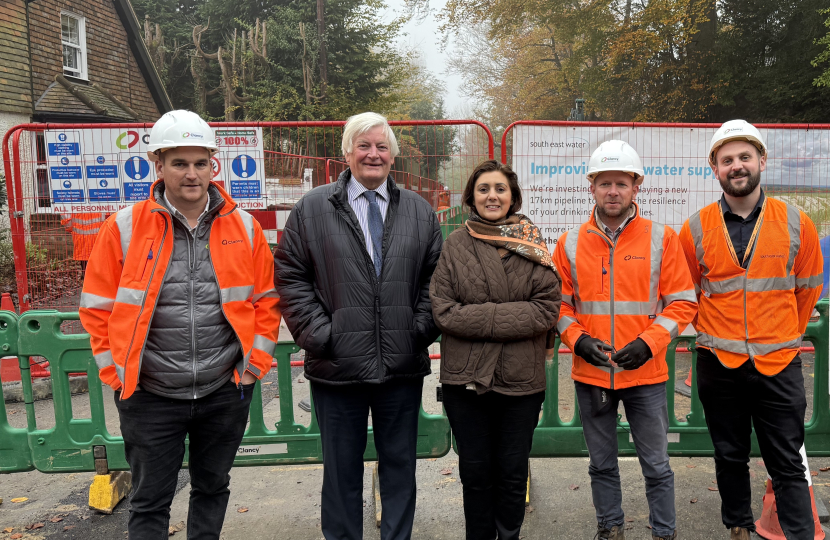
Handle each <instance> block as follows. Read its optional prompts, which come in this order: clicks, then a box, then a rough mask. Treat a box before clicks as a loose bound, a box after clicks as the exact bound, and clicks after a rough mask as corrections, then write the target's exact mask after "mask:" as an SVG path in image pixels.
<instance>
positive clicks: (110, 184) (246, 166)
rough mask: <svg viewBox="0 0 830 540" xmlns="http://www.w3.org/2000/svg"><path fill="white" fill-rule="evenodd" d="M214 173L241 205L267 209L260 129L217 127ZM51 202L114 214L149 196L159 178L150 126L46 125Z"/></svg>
mask: <svg viewBox="0 0 830 540" xmlns="http://www.w3.org/2000/svg"><path fill="white" fill-rule="evenodd" d="M215 133H216V144H217V146H218V147H219V152H218V153H217V154H216V155H215V156H214V157H213V159H212V160H211V166H212V168H213V174H212V178H213V180H214V181H216V182H217V183H219V184H220V185H221V186H222V187H223V188H225V189H226V190H227V191H228V192H229V193H230V195H231V197H232V198H233V199H234V200H235V201H236V202H237V203H239V206H240V207H241V208H246V209H260V208H265V206H266V205H265V200H264V191H265V190H264V187H263V186H264V182H265V166H264V162H263V155H264V152H263V149H262V128H229V129H225V128H219V129H216V130H215ZM44 137H45V144H46V166H47V167H46V168H47V172H48V175H49V185H50V192H51V196H52V205H53V208H54V209H55V211H57V212H60V213H82V212H106V213H112V212H116V211H118V210H120V209H121V208H124V207H126V206H128V205H130V204H134V203H136V202H138V201H142V200H144V199H147V198H148V197H149V196H150V186H151V185H152V184H153V182H155V181H156V171H155V165H154V163H153V162H151V161H150V160H149V159H147V145H148V144H149V141H150V130H149V129H142V128H138V129H118V128H112V129H110V128H101V129H83V130H81V129H78V130H72V129H70V130H46V131H45V133H44Z"/></svg>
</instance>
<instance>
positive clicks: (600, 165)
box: [588, 140, 643, 186]
mask: <svg viewBox="0 0 830 540" xmlns="http://www.w3.org/2000/svg"><path fill="white" fill-rule="evenodd" d="M605 171H622V172H624V173H628V174H630V175H631V176H632V177H633V178H634V185H635V186H639V185H640V184H642V183H643V162H642V161H640V156H639V155H638V154H637V152H636V151H635V150H634V149H633V148H631V145H630V144H628V143H627V142H625V141H616V140H612V141H605V142H604V143H602V144H601V145H599V147H598V148H597V149H596V150H594V153H593V154H591V159H590V161H588V180H590V181H591V182H593V181H594V178H595V177H596V176H597V175H598V174H599V173H602V172H605Z"/></svg>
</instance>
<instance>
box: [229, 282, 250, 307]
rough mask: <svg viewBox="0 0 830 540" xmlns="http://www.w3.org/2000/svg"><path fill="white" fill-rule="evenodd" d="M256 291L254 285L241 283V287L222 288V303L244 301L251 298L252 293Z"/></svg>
mask: <svg viewBox="0 0 830 540" xmlns="http://www.w3.org/2000/svg"><path fill="white" fill-rule="evenodd" d="M253 292H254V286H253V285H241V286H239V287H227V288H225V289H222V291H221V294H222V303H223V304H227V303H228V302H242V301H244V300H247V299H248V298H250V296H251V293H253Z"/></svg>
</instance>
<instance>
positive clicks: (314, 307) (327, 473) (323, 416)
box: [275, 113, 442, 540]
mask: <svg viewBox="0 0 830 540" xmlns="http://www.w3.org/2000/svg"><path fill="white" fill-rule="evenodd" d="M342 148H343V154H344V155H345V158H346V161H347V163H348V164H349V168H348V169H346V170H345V171H344V172H343V173H342V174H341V175H340V177H339V178H338V179H337V182H335V183H333V184H328V185H325V186H320V187H318V188H316V189H313V190H312V191H310V192H309V193H307V194H306V195H305V196H304V197H303V198H302V199H300V201H299V202H298V203H297V205H296V206H295V207H294V209H293V210H292V211H291V215H290V216H289V218H288V222H287V223H286V225H285V229H284V231H283V235H282V239H281V240H280V243H279V247H278V248H277V251H276V255H275V261H276V280H277V290H278V292H279V294H280V305H281V306H282V315H283V318H284V320H285V322H286V324H287V325H288V328H289V330H291V334H292V335H293V336H294V339H295V340H296V342H297V344H298V345H299V346H300V347H302V348H303V349H305V351H306V360H305V375H306V378H308V379H309V380H310V381H311V393H312V396H313V398H314V404H315V412H316V414H317V422H318V423H319V425H320V433H321V436H322V445H323V463H324V472H323V493H322V529H323V535H324V536H325V538H326V539H327V540H361V539H362V538H363V453H364V451H365V450H366V433H367V430H366V426H367V419H368V415H369V411H370V410H371V413H372V426H373V428H374V436H375V445H376V446H377V450H378V462H379V476H380V493H381V499H382V501H383V518H382V521H381V538H382V539H383V540H404V539H408V538H410V536H411V534H412V522H413V517H414V514H415V446H416V441H417V435H418V433H417V432H418V411H419V408H420V402H421V392H422V389H423V378H424V376H425V375H427V374H429V372H430V365H429V355H428V353H427V347H428V346H429V345H430V344H431V343H432V342H433V341H434V340H435V338H436V337H437V336H438V331H437V329H436V326H435V323H434V322H433V319H432V307H431V305H430V300H429V282H430V278H431V277H432V272H433V270H434V269H435V266H436V264H437V262H438V257H439V255H440V253H441V245H442V237H441V229H440V227H439V225H438V219H437V218H436V215H435V212H434V211H433V209H432V207H431V206H430V205H429V203H427V201H426V200H424V199H423V198H421V197H420V196H419V195H417V194H415V193H413V192H411V191H409V190H407V189H403V188H400V187H398V186H397V185H396V184H395V182H394V181H393V180H392V177H391V176H389V171H390V169H391V167H392V163H393V161H394V159H395V156H396V155H397V154H398V145H397V141H396V140H395V135H394V133H392V130H391V129H390V127H389V124H388V123H387V122H386V119H385V118H384V117H383V116H380V115H378V114H375V113H363V114H359V115H357V116H353V117H351V118H350V119H349V120H348V122H347V123H346V126H345V128H344V130H343V145H342Z"/></svg>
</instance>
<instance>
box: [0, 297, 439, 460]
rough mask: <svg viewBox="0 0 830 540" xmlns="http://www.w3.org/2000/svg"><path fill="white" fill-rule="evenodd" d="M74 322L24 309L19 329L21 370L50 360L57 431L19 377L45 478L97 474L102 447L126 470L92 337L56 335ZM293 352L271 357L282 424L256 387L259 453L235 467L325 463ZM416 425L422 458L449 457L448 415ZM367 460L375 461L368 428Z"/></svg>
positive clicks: (249, 442)
mask: <svg viewBox="0 0 830 540" xmlns="http://www.w3.org/2000/svg"><path fill="white" fill-rule="evenodd" d="M77 319H78V314H77V313H63V312H58V311H53V310H46V311H28V312H26V313H25V314H24V315H22V316H21V317H20V319H19V321H18V324H17V326H18V329H19V334H20V335H19V338H18V343H19V346H18V353H19V357H20V364H21V366H22V365H24V363H25V364H26V365H27V366H28V362H29V357H30V356H43V357H45V358H46V359H47V360H48V361H49V365H50V370H51V379H52V392H53V406H54V409H55V426H54V427H52V428H49V429H39V428H38V426H37V425H36V420H35V414H34V404H33V403H32V383H31V380H30V379H29V380H26V379H27V378H26V377H24V384H23V390H24V396H25V398H26V413H27V417H28V418H27V419H28V443H29V448H31V460H30V463H33V464H34V467H36V468H37V470H39V471H41V472H46V473H54V472H76V471H94V470H95V461H94V457H93V447H95V446H104V447H106V450H107V452H106V453H107V462H108V466H109V468H110V469H111V470H119V469H128V468H129V467H128V465H127V462H126V460H125V458H124V444H123V441H122V439H121V438H120V437H115V436H113V435H111V434H110V433H109V432H108V431H107V429H106V423H105V416H104V414H105V413H104V404H103V399H104V398H103V390H102V387H101V381H100V379H99V378H98V369H97V367H96V365H95V361H94V360H93V358H92V351H91V350H90V345H89V335H88V334H73V335H67V334H64V333H63V332H61V330H60V326H61V323H62V322H64V321H67V320H77ZM297 351H299V348H298V347H297V346H296V345H295V344H294V343H293V342H288V343H280V344H278V345H277V349H276V351H275V357H276V360H277V366H278V367H277V368H276V369H277V370H278V379H279V400H280V420H279V422H277V423H276V425H275V426H274V427H275V428H276V429H273V430H272V429H269V428H268V427H267V426H266V424H265V421H264V418H263V410H262V408H263V405H262V394H261V389H260V385H259V384H257V386H256V388H255V391H254V396H253V400H252V403H251V413H250V424H249V426H248V429H247V431H246V433H245V437H244V438H243V440H242V443H241V445H240V446H241V447H242V448H245V447H252V446H261V445H262V446H264V447H261V449H260V453H257V454H250V455H244V454H243V455H240V456H239V457H238V458H237V459H236V461H235V462H234V464H235V465H237V466H240V465H288V464H296V463H321V462H322V449H321V445H320V430H319V428H318V426H317V423H316V420H315V418H314V415H313V414H312V423H311V425H309V426H303V425H301V424H298V423H296V422H295V420H294V409H293V404H294V401H295V400H294V398H293V392H292V377H291V363H290V356H291V354H293V353H295V352H297ZM70 373H86V374H87V377H88V382H89V401H90V418H74V417H73V414H72V400H71V396H70V390H69V374H70ZM312 406H313V403H312ZM312 412H313V410H312ZM418 427H419V433H418V445H417V456H418V457H419V458H428V457H441V456H443V455H445V454H447V452H449V449H450V427H449V421H448V420H447V418H446V416H443V415H429V414H426V413H425V412H424V411H423V408H422V409H421V412H420V416H419V423H418ZM4 440H5V439H4ZM266 445H267V446H266ZM17 453H19V454H21V455H24V456H25V455H26V454H28V453H29V452H28V449H25V448H21V449H17V452H16V453H15V455H16V454H17ZM364 458H365V459H366V460H375V459H377V452H376V450H375V447H374V438H373V433H372V430H371V428H369V432H368V445H367V449H366V454H365V455H364ZM186 465H187V454H186V455H185V466H186ZM29 468H31V466H30V467H29ZM21 470H22V469H21ZM4 472H5V471H4ZM8 472H11V471H8Z"/></svg>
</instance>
